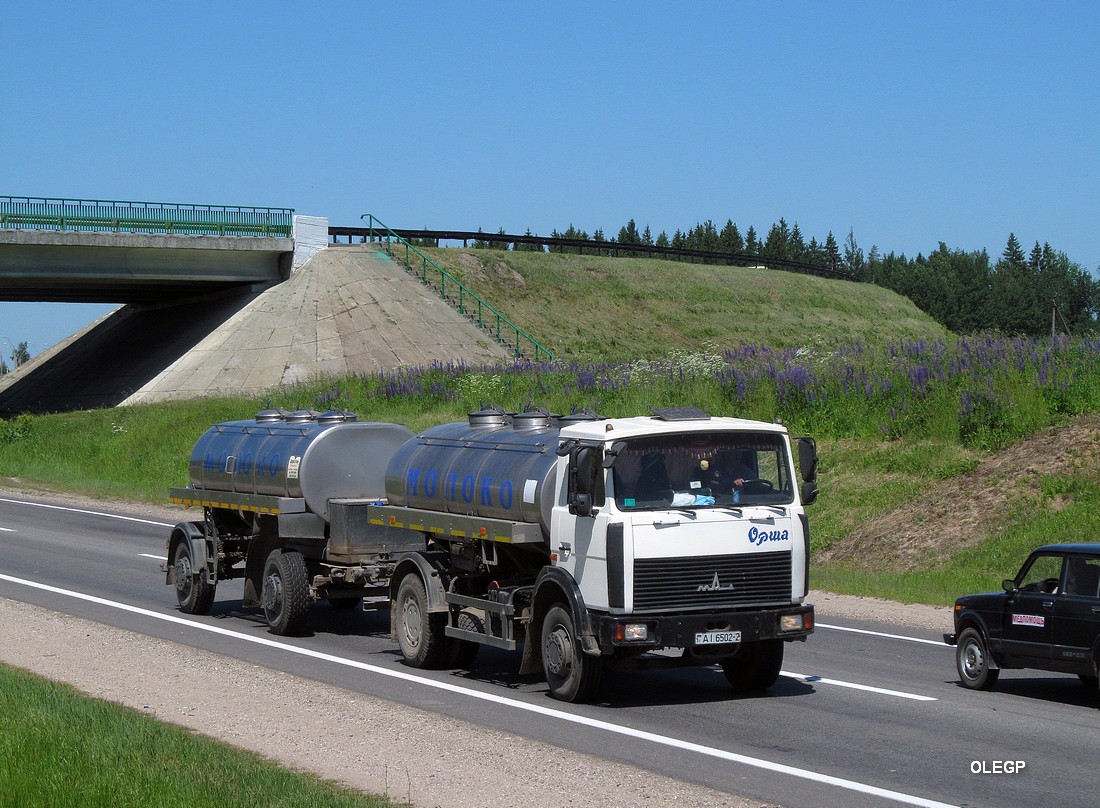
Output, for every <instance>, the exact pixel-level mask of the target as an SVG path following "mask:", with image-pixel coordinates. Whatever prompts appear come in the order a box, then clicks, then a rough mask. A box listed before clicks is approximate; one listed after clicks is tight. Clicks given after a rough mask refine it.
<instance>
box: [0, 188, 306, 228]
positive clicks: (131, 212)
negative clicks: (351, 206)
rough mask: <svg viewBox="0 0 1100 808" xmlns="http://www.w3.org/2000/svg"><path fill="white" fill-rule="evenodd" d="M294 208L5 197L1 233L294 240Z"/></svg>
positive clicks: (0, 198) (0, 215)
mask: <svg viewBox="0 0 1100 808" xmlns="http://www.w3.org/2000/svg"><path fill="white" fill-rule="evenodd" d="M293 226H294V209H293V208H257V207H242V206H239V205H185V204H179V203H175V202H122V201H118V200H110V199H51V198H45V197H30V196H0V230H3V229H8V230H76V231H84V232H89V231H91V232H111V233H166V234H168V235H184V236H244V237H256V238H292V237H293Z"/></svg>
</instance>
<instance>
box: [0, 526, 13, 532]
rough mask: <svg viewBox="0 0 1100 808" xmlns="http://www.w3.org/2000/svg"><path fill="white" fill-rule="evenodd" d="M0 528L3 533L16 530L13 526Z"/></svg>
mask: <svg viewBox="0 0 1100 808" xmlns="http://www.w3.org/2000/svg"><path fill="white" fill-rule="evenodd" d="M0 530H2V531H4V532H5V533H15V532H16V530H15V528H14V527H0Z"/></svg>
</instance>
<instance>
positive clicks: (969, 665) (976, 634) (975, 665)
mask: <svg viewBox="0 0 1100 808" xmlns="http://www.w3.org/2000/svg"><path fill="white" fill-rule="evenodd" d="M958 642H959V644H958V648H956V649H955V667H956V668H958V669H959V678H960V679H961V680H962V683H963V686H964V687H969V688H970V689H971V690H989V689H990V688H991V687H993V685H995V684H996V683H997V677H998V676H1000V675H1001V671H1000V670H999V669H997V668H991V667H990V666H989V662H990V658H989V649H988V648H987V647H986V644H985V640H984V639H982V634H981V632H980V631H978V630H977V629H976V628H968V629H963V631H962V633H961V634H959V641H958Z"/></svg>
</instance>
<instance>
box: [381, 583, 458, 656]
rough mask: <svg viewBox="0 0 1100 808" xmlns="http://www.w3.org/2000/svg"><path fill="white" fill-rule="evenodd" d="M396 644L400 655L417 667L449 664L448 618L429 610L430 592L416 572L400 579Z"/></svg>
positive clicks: (441, 613)
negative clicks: (399, 648)
mask: <svg viewBox="0 0 1100 808" xmlns="http://www.w3.org/2000/svg"><path fill="white" fill-rule="evenodd" d="M394 608H395V609H396V610H397V611H396V619H397V644H398V645H399V646H401V656H403V657H404V658H405V662H407V663H408V664H409V665H412V666H413V667H414V668H439V667H441V666H443V665H445V664H446V663H447V661H448V651H449V650H450V643H449V642H448V638H447V634H446V626H447V615H446V614H445V613H443V612H440V613H438V614H432V613H431V612H429V611H428V593H427V592H426V591H425V590H424V582H423V581H421V580H420V576H419V575H417V574H416V573H415V572H410V573H409V574H408V575H406V576H405V577H404V578H402V579H401V584H400V586H398V587H397V602H396V604H395V605H394Z"/></svg>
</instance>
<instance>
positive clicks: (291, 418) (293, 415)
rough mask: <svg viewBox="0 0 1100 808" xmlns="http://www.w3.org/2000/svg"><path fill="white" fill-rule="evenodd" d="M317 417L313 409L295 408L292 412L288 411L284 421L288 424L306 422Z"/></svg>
mask: <svg viewBox="0 0 1100 808" xmlns="http://www.w3.org/2000/svg"><path fill="white" fill-rule="evenodd" d="M316 418H317V413H316V411H314V410H295V411H294V412H288V413H287V414H286V422H287V423H288V424H306V423H309V422H310V421H313V420H315V419H316Z"/></svg>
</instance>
